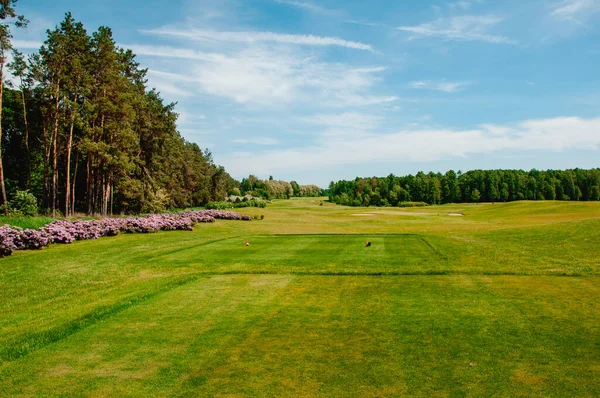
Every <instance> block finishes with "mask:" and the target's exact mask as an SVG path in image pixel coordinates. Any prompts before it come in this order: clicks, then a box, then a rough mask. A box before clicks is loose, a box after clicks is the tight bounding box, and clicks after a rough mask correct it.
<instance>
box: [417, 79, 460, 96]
mask: <svg viewBox="0 0 600 398" xmlns="http://www.w3.org/2000/svg"><path fill="white" fill-rule="evenodd" d="M470 85H471V83H468V82H446V81H441V82H432V81H416V82H411V83H410V87H412V88H417V89H427V90H437V91H443V92H445V93H455V92H458V91H463V90H464V89H466V88H467V87H468V86H470Z"/></svg>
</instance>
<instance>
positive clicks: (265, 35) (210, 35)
mask: <svg viewBox="0 0 600 398" xmlns="http://www.w3.org/2000/svg"><path fill="white" fill-rule="evenodd" d="M140 32H142V33H148V34H153V35H159V36H171V37H178V38H183V39H188V40H199V41H226V42H236V43H259V42H272V43H283V44H297V45H306V46H338V47H345V48H351V49H355V50H363V51H371V52H375V50H374V49H373V47H371V45H369V44H364V43H360V42H355V41H348V40H344V39H340V38H338V37H323V36H314V35H297V34H286V33H274V32H223V31H209V30H195V29H177V28H169V27H162V28H158V29H151V30H141V31H140Z"/></svg>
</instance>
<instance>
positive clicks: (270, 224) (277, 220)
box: [0, 199, 600, 397]
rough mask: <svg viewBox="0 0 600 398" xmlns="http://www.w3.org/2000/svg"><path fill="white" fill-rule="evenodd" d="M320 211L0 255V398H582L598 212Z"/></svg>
mask: <svg viewBox="0 0 600 398" xmlns="http://www.w3.org/2000/svg"><path fill="white" fill-rule="evenodd" d="M319 204H320V200H318V199H297V200H289V201H278V202H275V203H274V204H273V205H271V206H269V207H268V208H266V209H244V211H243V212H244V213H246V214H251V215H254V214H265V216H266V217H265V220H263V221H252V222H226V221H217V223H215V224H210V225H199V226H197V227H196V229H195V231H194V232H164V233H157V234H151V235H121V236H118V237H115V238H103V239H100V240H97V241H85V242H75V243H74V244H72V245H65V246H61V245H53V246H52V247H50V248H48V249H45V250H42V251H38V252H18V253H16V255H15V256H13V257H9V258H5V259H0V391H1V392H2V393H1V394H0V395H6V396H39V395H42V396H148V395H152V396H357V397H359V396H361V397H362V396H556V397H564V396H598V395H599V394H600V319H599V318H600V315H599V314H600V305H599V304H600V303H599V301H600V295H599V293H600V292H599V290H600V284H599V282H600V266H599V265H600V264H599V261H598V253H599V252H600V250H599V249H600V245H599V244H598V242H600V236H599V235H600V205H599V204H597V203H562V202H535V203H529V202H520V203H510V204H495V205H491V204H490V205H478V206H475V205H447V206H436V207H428V208H419V209H379V210H375V209H372V208H368V209H364V208H363V209H360V208H359V209H357V208H345V207H339V206H333V205H330V204H327V203H326V204H325V205H324V206H319ZM357 214H360V215H357ZM365 214H368V215H365ZM451 214H463V215H464V216H456V215H451ZM245 240H249V241H250V246H249V247H246V246H244V244H243V243H244V241H245ZM367 240H369V241H371V242H372V246H371V247H365V241H367Z"/></svg>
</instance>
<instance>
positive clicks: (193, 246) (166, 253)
mask: <svg viewBox="0 0 600 398" xmlns="http://www.w3.org/2000/svg"><path fill="white" fill-rule="evenodd" d="M236 238H237V239H239V236H230V237H227V238H221V239H213V240H209V241H207V242H202V243H197V244H194V245H189V246H184V247H180V248H177V249H172V250H165V251H162V252H160V254H157V255H154V256H146V255H143V256H139V257H138V258H137V259H140V258H142V259H144V260H155V259H157V258H160V257H163V256H168V255H169V254H175V253H179V252H184V251H186V250H191V249H195V248H197V247H202V246H208V245H210V244H213V243H217V242H221V241H224V240H230V239H236Z"/></svg>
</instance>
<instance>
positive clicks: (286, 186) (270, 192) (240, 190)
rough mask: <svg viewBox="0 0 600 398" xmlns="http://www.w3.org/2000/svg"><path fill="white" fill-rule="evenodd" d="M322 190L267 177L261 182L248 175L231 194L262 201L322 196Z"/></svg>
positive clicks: (312, 186)
mask: <svg viewBox="0 0 600 398" xmlns="http://www.w3.org/2000/svg"><path fill="white" fill-rule="evenodd" d="M322 193H323V192H322V190H321V188H319V187H318V186H316V185H299V184H298V183H297V182H296V181H291V182H287V181H282V180H275V179H274V178H273V176H269V179H268V180H261V179H259V178H258V177H256V176H254V175H252V174H250V175H249V176H248V178H243V179H242V181H241V182H240V184H239V186H236V188H235V189H234V191H233V192H232V194H234V195H241V194H251V195H253V196H257V197H261V198H264V199H267V200H269V199H289V198H291V197H317V196H321V195H322Z"/></svg>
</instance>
